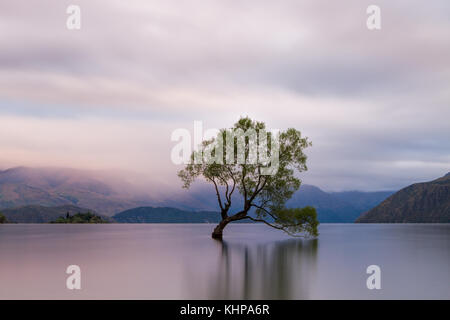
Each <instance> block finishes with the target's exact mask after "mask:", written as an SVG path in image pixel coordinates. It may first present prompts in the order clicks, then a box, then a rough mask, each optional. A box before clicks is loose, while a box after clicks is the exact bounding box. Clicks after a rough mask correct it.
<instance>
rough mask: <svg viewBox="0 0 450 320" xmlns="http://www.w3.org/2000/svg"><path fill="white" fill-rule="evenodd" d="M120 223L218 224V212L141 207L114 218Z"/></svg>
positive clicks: (121, 213)
mask: <svg viewBox="0 0 450 320" xmlns="http://www.w3.org/2000/svg"><path fill="white" fill-rule="evenodd" d="M113 219H114V220H115V221H116V222H119V223H217V222H219V219H220V214H219V213H218V212H211V211H199V212H194V211H184V210H180V209H175V208H167V207H162V208H153V207H140V208H135V209H131V210H126V211H123V212H120V213H118V214H116V215H114V216H113Z"/></svg>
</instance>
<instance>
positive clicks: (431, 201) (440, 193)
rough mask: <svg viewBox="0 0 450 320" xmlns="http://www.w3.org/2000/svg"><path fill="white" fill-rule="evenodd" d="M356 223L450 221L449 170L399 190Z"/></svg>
mask: <svg viewBox="0 0 450 320" xmlns="http://www.w3.org/2000/svg"><path fill="white" fill-rule="evenodd" d="M356 222H362V223H371V222H372V223H402V222H403V223H407V222H410V223H450V173H447V174H446V175H445V176H444V177H442V178H439V179H436V180H433V181H430V182H423V183H415V184H413V185H410V186H409V187H406V188H404V189H401V190H400V191H398V192H396V193H395V194H393V195H392V196H390V197H389V198H387V199H386V200H385V201H383V202H382V203H381V204H379V205H378V206H376V207H375V208H373V209H371V210H369V211H368V212H366V213H364V214H363V215H361V217H359V218H358V219H357V220H356Z"/></svg>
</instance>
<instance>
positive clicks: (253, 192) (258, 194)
mask: <svg viewBox="0 0 450 320" xmlns="http://www.w3.org/2000/svg"><path fill="white" fill-rule="evenodd" d="M309 146H311V142H310V141H309V140H308V138H306V137H305V138H303V137H302V135H301V133H300V131H298V130H296V129H293V128H290V129H288V130H286V131H283V132H275V131H270V132H267V131H266V127H265V124H264V123H263V122H256V121H252V120H251V119H249V118H248V117H246V118H241V119H240V120H239V121H238V122H236V123H235V125H234V126H233V127H232V128H229V129H222V130H220V131H218V132H217V134H216V135H215V136H213V137H212V138H211V139H209V140H207V141H204V142H203V143H202V144H201V146H199V148H197V150H196V151H194V152H192V154H191V157H190V162H189V163H188V164H186V167H185V168H184V169H183V170H181V171H180V172H179V173H178V176H179V177H180V178H181V180H182V181H183V183H184V185H183V187H184V188H189V187H190V186H191V184H192V183H193V182H194V181H195V180H196V179H198V178H204V179H205V180H206V181H207V182H209V183H211V185H212V187H213V188H214V191H215V195H216V197H217V202H218V206H219V208H220V215H221V221H220V223H219V224H218V225H217V226H216V227H215V228H214V231H213V233H212V237H213V238H215V239H222V237H223V230H224V228H225V227H226V226H227V225H228V224H229V223H230V222H234V221H238V220H244V219H248V220H252V221H255V222H261V223H265V224H266V225H268V226H270V227H273V228H276V229H279V230H283V231H285V232H287V233H288V234H290V235H293V236H300V237H310V236H317V235H318V232H317V226H318V224H319V223H318V221H317V213H316V210H315V209H314V208H312V207H305V208H287V207H286V202H287V201H288V200H289V199H290V198H291V197H292V195H293V194H294V192H296V191H297V190H298V189H299V188H300V184H301V180H300V179H299V178H298V177H297V176H298V173H300V172H302V171H305V170H307V166H306V158H307V157H306V155H305V154H304V152H303V151H304V149H305V148H307V147H309ZM236 197H241V201H239V203H240V204H242V207H241V208H240V209H239V210H236V211H237V212H230V208H231V204H232V201H234V199H235V198H236Z"/></svg>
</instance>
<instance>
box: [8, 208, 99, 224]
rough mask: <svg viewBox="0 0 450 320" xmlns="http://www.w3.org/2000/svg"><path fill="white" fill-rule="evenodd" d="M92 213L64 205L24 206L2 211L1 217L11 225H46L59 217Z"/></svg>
mask: <svg viewBox="0 0 450 320" xmlns="http://www.w3.org/2000/svg"><path fill="white" fill-rule="evenodd" d="M79 212H80V213H86V212H91V213H94V211H93V210H90V209H86V208H80V207H76V206H72V205H64V206H58V207H44V206H36V205H30V206H24V207H19V208H14V209H4V210H2V213H3V215H4V216H5V217H6V219H8V221H9V222H13V223H47V222H50V221H53V220H56V219H57V218H59V217H61V216H65V215H66V214H67V213H69V215H74V214H76V213H79Z"/></svg>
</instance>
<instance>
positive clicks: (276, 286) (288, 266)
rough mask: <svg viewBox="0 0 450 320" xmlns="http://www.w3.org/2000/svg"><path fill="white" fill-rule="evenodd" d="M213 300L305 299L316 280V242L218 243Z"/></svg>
mask: <svg viewBox="0 0 450 320" xmlns="http://www.w3.org/2000/svg"><path fill="white" fill-rule="evenodd" d="M217 246H218V249H219V252H220V255H219V263H218V268H217V272H215V273H214V272H213V273H212V274H211V277H212V278H213V279H212V282H211V283H212V286H211V293H210V297H211V298H212V299H307V298H308V297H309V293H310V291H311V286H312V283H313V281H314V277H315V270H316V266H317V249H318V240H285V241H279V242H274V243H264V244H254V245H252V244H249V245H248V244H242V243H230V242H227V241H218V242H217Z"/></svg>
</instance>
